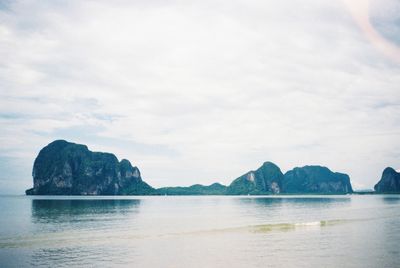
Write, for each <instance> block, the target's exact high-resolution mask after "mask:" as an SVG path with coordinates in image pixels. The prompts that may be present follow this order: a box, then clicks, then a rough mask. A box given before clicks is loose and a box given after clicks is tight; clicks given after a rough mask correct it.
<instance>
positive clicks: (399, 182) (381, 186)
mask: <svg viewBox="0 0 400 268" xmlns="http://www.w3.org/2000/svg"><path fill="white" fill-rule="evenodd" d="M374 189H375V191H376V192H377V193H400V173H398V172H396V170H394V169H393V168H391V167H387V168H385V170H384V171H383V173H382V177H381V179H380V181H379V182H378V183H377V184H376V185H375V187H374Z"/></svg>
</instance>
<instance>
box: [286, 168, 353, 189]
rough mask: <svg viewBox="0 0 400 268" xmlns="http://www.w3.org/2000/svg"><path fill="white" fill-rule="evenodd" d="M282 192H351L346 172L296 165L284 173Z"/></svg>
mask: <svg viewBox="0 0 400 268" xmlns="http://www.w3.org/2000/svg"><path fill="white" fill-rule="evenodd" d="M282 187H283V192H284V193H289V194H305V193H307V194H347V193H352V192H353V189H352V187H351V184H350V178H349V176H348V175H347V174H343V173H339V172H332V171H331V170H329V169H328V168H327V167H321V166H304V167H300V168H299V167H296V168H294V169H292V170H290V171H288V172H286V173H285V175H284V179H283V185H282Z"/></svg>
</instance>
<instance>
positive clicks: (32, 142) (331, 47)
mask: <svg viewBox="0 0 400 268" xmlns="http://www.w3.org/2000/svg"><path fill="white" fill-rule="evenodd" d="M0 126H1V131H0V193H21V194H22V193H23V191H24V190H25V189H26V188H29V187H31V185H32V177H31V170H32V163H33V161H34V159H35V157H36V155H37V153H38V151H39V150H40V149H41V148H42V147H43V146H45V145H47V144H48V143H50V142H51V141H52V140H54V139H67V140H69V141H73V142H77V143H84V144H87V145H88V146H89V148H90V149H92V150H95V151H108V152H113V153H115V154H116V155H117V157H118V158H119V159H122V158H127V159H129V160H130V161H131V162H132V163H133V164H134V165H137V166H138V167H139V168H140V169H141V172H142V175H143V177H144V179H145V180H146V181H147V182H149V183H150V184H151V185H153V186H156V187H159V186H167V185H190V184H194V183H202V184H209V183H212V182H214V181H219V182H221V183H229V182H230V181H231V180H232V179H234V178H236V177H238V176H239V175H241V174H243V173H245V172H246V171H248V170H251V169H256V168H257V167H259V166H260V165H261V164H262V163H263V162H264V161H272V162H274V163H276V164H277V165H279V166H280V167H281V169H282V171H283V172H285V171H287V170H289V169H291V168H293V167H295V166H303V165H306V164H319V165H325V166H328V167H329V168H331V169H332V170H335V171H340V172H345V173H348V174H349V175H350V177H351V179H352V183H353V186H354V187H355V188H358V189H361V188H372V187H373V185H374V184H375V183H376V182H377V180H378V179H379V178H380V175H381V172H382V170H383V168H385V167H386V166H392V167H394V168H396V169H398V168H400V143H399V141H400V1H398V0H371V1H367V0H348V1H345V0H343V1H342V0H338V1H329V0H326V1H325V0H313V1H311V0H281V1H272V0H271V1H268V0H267V1H265V0H264V1H261V0H237V1H219V0H212V1H208V0H201V1H179V0H177V1H174V0H170V1H158V0H155V1H153V0H146V1H123V0H121V1H106V0H104V1H70V0H65V1H29V0H27V1H7V0H3V1H0Z"/></svg>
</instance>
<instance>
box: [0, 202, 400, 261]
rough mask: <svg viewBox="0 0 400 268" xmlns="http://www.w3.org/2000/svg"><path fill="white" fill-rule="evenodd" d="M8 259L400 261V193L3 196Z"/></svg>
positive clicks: (0, 206)
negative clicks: (256, 195)
mask: <svg viewBox="0 0 400 268" xmlns="http://www.w3.org/2000/svg"><path fill="white" fill-rule="evenodd" d="M0 211H1V213H2V217H1V218H0V226H2V228H1V229H0V266H1V267H24V266H32V265H35V266H42V267H55V266H57V267H76V266H85V267H98V266H102V267H104V266H135V267H266V266H268V267H400V251H399V247H398V243H399V241H400V196H395V195H385V196H383V195H369V196H357V195H356V196H287V197H286V196H274V197H247V196H246V197H232V196H221V197H218V196H208V197H204V196H200V197H199V196H197V197H189V196H185V197H172V196H158V197H26V196H1V197H0Z"/></svg>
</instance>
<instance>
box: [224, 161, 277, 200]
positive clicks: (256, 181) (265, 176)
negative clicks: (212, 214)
mask: <svg viewBox="0 0 400 268" xmlns="http://www.w3.org/2000/svg"><path fill="white" fill-rule="evenodd" d="M282 180H283V174H282V172H281V170H280V169H279V167H278V166H276V165H275V164H274V163H271V162H265V163H264V164H263V165H262V166H261V167H260V168H259V169H257V170H256V171H250V172H247V173H246V174H244V175H242V176H240V177H239V178H237V179H235V180H234V181H233V182H232V183H231V184H230V185H229V187H228V190H227V193H228V194H232V195H242V194H279V193H281V191H282Z"/></svg>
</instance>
